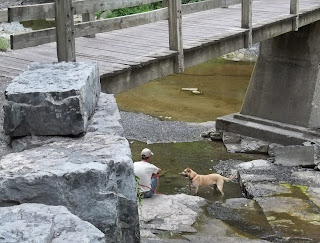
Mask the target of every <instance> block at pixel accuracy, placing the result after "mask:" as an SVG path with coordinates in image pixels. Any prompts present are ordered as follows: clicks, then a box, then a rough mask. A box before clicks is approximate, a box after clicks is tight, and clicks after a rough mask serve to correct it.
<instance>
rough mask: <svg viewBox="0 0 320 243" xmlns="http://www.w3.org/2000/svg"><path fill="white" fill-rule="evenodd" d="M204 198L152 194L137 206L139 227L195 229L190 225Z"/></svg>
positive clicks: (195, 217)
mask: <svg viewBox="0 0 320 243" xmlns="http://www.w3.org/2000/svg"><path fill="white" fill-rule="evenodd" d="M205 203H206V200H205V199H204V198H201V197H197V196H190V195H186V194H178V195H159V194H158V195H154V196H153V197H152V198H150V199H149V198H146V199H143V200H142V204H141V207H140V208H139V216H140V228H141V229H144V230H147V231H152V230H158V231H169V232H176V233H179V232H184V233H185V232H189V233H195V232H197V230H196V229H195V228H194V227H193V226H192V225H193V224H194V223H195V221H196V219H197V217H198V216H199V213H200V212H202V209H201V207H202V206H203V205H204V204H205Z"/></svg>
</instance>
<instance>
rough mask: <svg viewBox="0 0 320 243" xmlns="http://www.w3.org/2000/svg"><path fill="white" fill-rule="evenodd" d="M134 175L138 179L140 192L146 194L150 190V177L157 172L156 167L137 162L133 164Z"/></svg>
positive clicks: (147, 163)
mask: <svg viewBox="0 0 320 243" xmlns="http://www.w3.org/2000/svg"><path fill="white" fill-rule="evenodd" d="M133 170H134V174H135V175H136V176H138V177H139V178H140V180H139V185H141V186H140V191H141V192H147V191H150V190H151V189H150V188H151V176H152V174H156V173H157V172H158V167H157V166H155V165H153V164H150V163H149V162H145V161H139V162H134V163H133Z"/></svg>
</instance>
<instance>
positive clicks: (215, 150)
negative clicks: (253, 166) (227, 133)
mask: <svg viewBox="0 0 320 243" xmlns="http://www.w3.org/2000/svg"><path fill="white" fill-rule="evenodd" d="M253 66H254V64H253V63H240V62H231V61H225V60H222V59H214V60H211V61H208V62H206V63H203V64H200V65H197V66H194V67H192V68H189V69H187V70H185V72H184V73H182V74H178V75H170V76H168V77H165V78H163V79H158V80H154V81H151V82H149V83H146V84H144V85H141V86H139V87H137V88H134V89H131V90H128V91H125V92H122V93H120V94H117V95H116V96H115V97H116V100H117V104H118V106H119V109H120V110H124V111H130V112H139V113H145V114H148V115H151V116H154V117H158V118H159V119H161V120H178V121H187V122H205V121H214V120H216V118H217V117H219V116H223V115H226V114H230V113H234V112H239V111H240V109H241V105H242V101H243V99H244V96H245V92H246V89H247V86H248V84H249V80H250V76H251V73H252V70H253ZM182 88H198V89H199V91H200V92H201V94H193V93H192V92H190V91H182V90H181V89H182ZM130 146H131V151H132V156H133V160H134V161H138V160H140V152H141V150H142V149H143V148H145V147H148V148H150V149H151V150H152V151H153V153H154V156H153V158H152V163H153V164H155V165H156V166H158V167H160V168H162V171H163V172H162V176H161V177H160V186H159V188H158V191H159V192H160V193H163V194H178V193H186V194H190V184H189V180H188V179H185V178H181V176H180V175H179V173H180V172H181V171H182V170H184V169H185V168H186V167H187V166H189V167H190V168H192V169H193V170H195V171H196V172H197V173H199V174H209V173H214V172H215V170H214V168H213V167H214V166H215V165H217V164H218V163H219V161H220V160H229V159H233V160H241V161H250V160H254V159H259V158H266V155H262V154H231V153H227V151H226V149H225V147H224V145H223V143H222V142H213V141H209V140H207V141H206V140H204V141H199V142H186V143H166V144H165V143H154V144H148V145H147V144H146V143H144V142H140V141H130ZM224 191H225V196H224V197H222V196H221V194H220V193H219V192H218V191H214V190H213V189H212V188H202V189H200V190H199V192H198V195H199V196H200V197H203V198H206V199H208V200H210V201H212V202H215V201H225V200H226V199H228V198H239V197H242V193H241V190H240V187H239V184H237V183H235V182H227V183H225V184H224ZM203 217H204V218H205V219H206V220H204V221H203ZM201 218H202V219H201ZM208 218H210V216H209V217H208V215H206V214H204V215H202V216H201V217H200V219H199V220H198V222H197V227H198V229H201V228H203V227H202V225H209V224H210V223H209V222H208ZM235 231H237V230H236V229H234V230H233V232H235ZM237 234H240V235H245V234H244V232H237ZM164 237H165V238H166V237H168V236H164ZM246 237H248V236H247V235H246ZM251 237H252V236H251Z"/></svg>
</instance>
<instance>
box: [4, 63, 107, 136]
mask: <svg viewBox="0 0 320 243" xmlns="http://www.w3.org/2000/svg"><path fill="white" fill-rule="evenodd" d="M99 77H100V76H99V68H98V64H97V63H81V62H77V63H71V62H69V63H65V62H62V63H52V64H34V65H31V66H30V67H29V68H28V69H27V70H26V71H25V72H23V73H22V74H20V75H19V76H18V77H16V78H15V79H14V80H13V81H12V83H11V84H9V86H8V87H7V89H6V91H5V97H6V101H7V102H6V103H5V105H4V114H5V116H4V124H3V128H4V131H5V133H6V134H7V135H10V136H11V137H21V136H26V135H79V134H82V133H84V132H85V131H86V128H87V125H88V119H89V118H90V116H91V115H92V114H93V112H94V109H95V107H96V103H97V101H98V98H99V94H100V90H101V87H100V78H99Z"/></svg>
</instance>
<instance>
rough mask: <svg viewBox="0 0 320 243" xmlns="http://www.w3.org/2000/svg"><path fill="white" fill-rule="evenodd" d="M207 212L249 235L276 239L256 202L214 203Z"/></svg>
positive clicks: (236, 200)
mask: <svg viewBox="0 0 320 243" xmlns="http://www.w3.org/2000/svg"><path fill="white" fill-rule="evenodd" d="M207 211H208V213H209V214H210V215H212V216H213V217H215V218H218V219H221V220H223V221H224V222H226V223H228V224H229V225H230V226H232V227H235V228H237V229H238V230H241V231H243V232H246V233H247V234H252V235H255V236H257V237H260V238H263V239H268V240H272V239H273V237H274V232H273V230H272V228H271V227H270V225H269V224H268V221H267V219H266V217H265V215H264V214H263V212H262V211H261V209H260V208H259V206H258V205H257V203H256V202H255V201H254V200H250V199H246V198H232V199H227V200H226V201H225V202H214V203H213V204H212V205H210V206H209V207H208V209H207ZM238 242H241V241H238Z"/></svg>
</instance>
